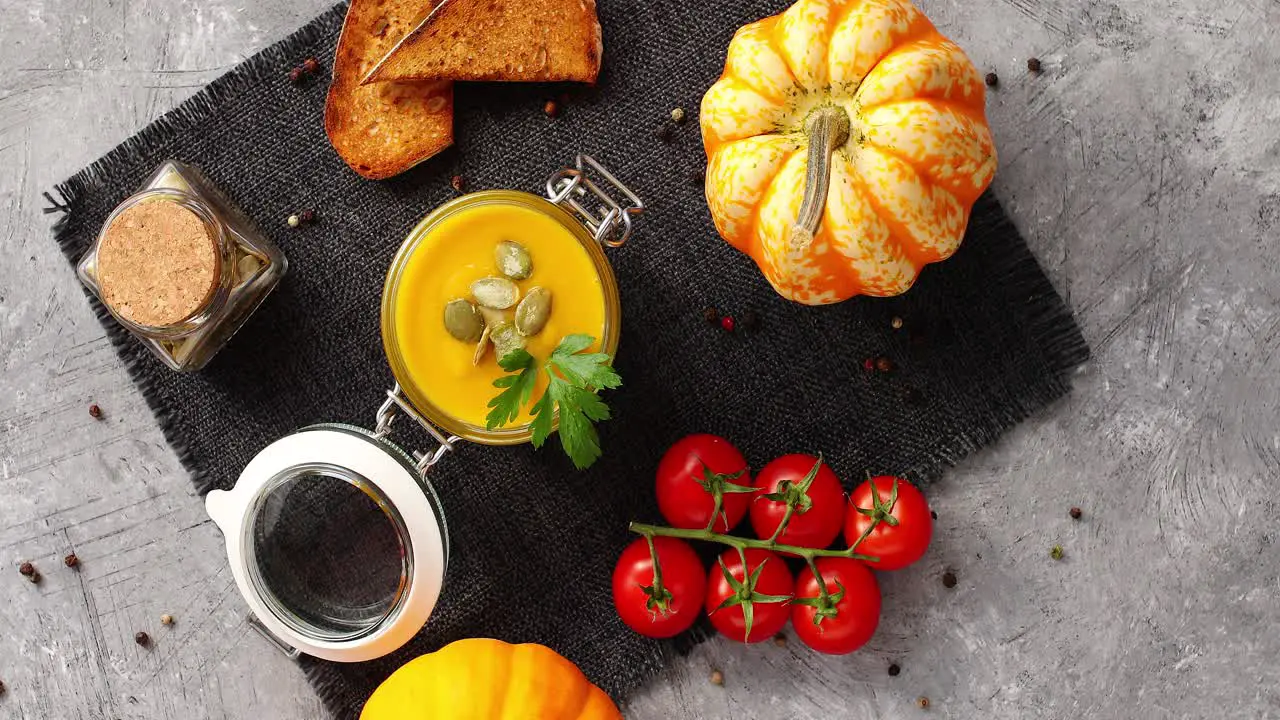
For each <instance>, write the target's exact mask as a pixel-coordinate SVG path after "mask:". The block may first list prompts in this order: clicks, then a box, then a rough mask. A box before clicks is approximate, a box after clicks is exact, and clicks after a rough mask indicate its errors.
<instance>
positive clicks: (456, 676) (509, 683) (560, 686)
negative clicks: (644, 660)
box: [360, 638, 622, 720]
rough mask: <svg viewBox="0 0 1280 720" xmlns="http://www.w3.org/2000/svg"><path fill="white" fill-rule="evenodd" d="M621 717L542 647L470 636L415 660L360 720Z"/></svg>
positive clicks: (566, 664) (598, 691)
mask: <svg viewBox="0 0 1280 720" xmlns="http://www.w3.org/2000/svg"><path fill="white" fill-rule="evenodd" d="M517 719H518V720H622V714H621V713H619V712H618V708H617V706H616V705H614V704H613V701H612V700H610V699H609V696H608V695H606V694H604V691H602V690H601V689H600V688H598V687H596V686H595V685H592V684H591V682H590V681H588V680H587V677H586V676H585V675H583V674H582V671H581V670H579V669H578V668H577V666H575V665H574V664H573V663H571V662H569V661H568V660H567V659H565V658H564V657H563V656H561V655H560V654H559V653H557V652H555V651H554V650H552V649H550V648H548V647H544V646H542V645H533V644H527V645H510V644H508V643H504V642H502V641H501V640H490V639H488V638H469V639H466V640H458V641H457V642H453V643H450V644H448V645H446V646H444V647H443V648H440V649H439V650H437V651H436V652H433V653H430V654H428V655H423V656H421V657H418V658H415V659H413V660H410V661H409V662H407V663H405V664H404V665H403V666H402V667H401V668H400V669H399V670H396V671H395V672H394V673H392V674H391V677H389V678H387V679H386V680H384V681H383V683H382V684H381V685H379V686H378V689H377V690H374V691H373V695H372V696H370V697H369V700H368V702H366V703H365V706H364V710H363V711H362V712H361V713H360V720H517Z"/></svg>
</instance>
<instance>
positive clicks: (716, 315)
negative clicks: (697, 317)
mask: <svg viewBox="0 0 1280 720" xmlns="http://www.w3.org/2000/svg"><path fill="white" fill-rule="evenodd" d="M702 317H703V319H705V320H706V321H707V322H709V323H718V322H720V311H719V310H716V309H715V308H713V307H705V308H702Z"/></svg>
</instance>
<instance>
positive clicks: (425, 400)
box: [381, 190, 622, 445]
mask: <svg viewBox="0 0 1280 720" xmlns="http://www.w3.org/2000/svg"><path fill="white" fill-rule="evenodd" d="M486 204H509V205H516V206H521V207H526V208H529V209H532V210H535V211H538V212H541V213H544V214H546V215H547V216H548V217H551V218H552V219H554V220H556V221H557V222H559V223H560V224H561V225H562V226H564V227H565V229H567V230H568V231H569V233H570V234H571V235H573V237H574V238H575V239H577V240H578V242H579V243H580V244H581V245H582V246H583V248H584V249H585V250H586V251H587V255H588V256H589V257H590V258H591V264H592V266H593V267H594V268H595V270H596V274H597V275H598V276H599V278H600V284H601V287H602V289H603V291H604V300H605V322H604V330H603V336H604V337H603V338H602V340H601V343H600V347H601V350H602V352H604V353H606V354H607V355H609V356H610V357H612V356H614V355H615V353H616V352H617V349H618V339H619V337H620V336H621V331H622V300H621V297H620V296H619V293H618V282H617V279H616V278H615V277H614V274H613V266H612V265H610V263H609V259H608V257H606V256H605V253H604V248H603V247H602V246H601V245H600V243H599V242H597V241H596V239H595V238H594V237H593V236H592V234H591V232H590V231H589V230H588V229H587V228H586V226H584V225H583V224H582V223H581V222H579V221H578V220H577V219H576V218H574V217H573V216H572V215H570V214H569V213H568V212H567V211H565V210H564V209H563V208H561V207H559V206H558V205H555V204H554V203H552V202H550V201H549V200H547V199H545V198H542V197H539V196H537V195H534V194H532V193H527V192H523V191H520V190H483V191H480V192H475V193H471V194H468V195H463V196H462V197H459V198H456V199H454V200H451V201H449V202H447V203H445V204H443V205H441V206H439V207H437V208H436V209H435V210H433V211H431V212H430V213H429V214H428V215H427V216H426V217H425V218H423V219H422V221H421V222H419V223H418V224H417V225H416V226H415V227H414V228H413V230H411V231H409V234H408V236H407V237H406V238H405V240H404V242H403V243H402V244H401V245H400V249H399V250H398V251H397V252H396V256H395V259H394V260H392V262H391V266H390V268H389V269H388V270H387V279H386V283H385V284H384V286H383V291H382V318H381V321H382V345H383V350H384V351H385V352H386V355H387V361H388V363H389V364H390V365H391V372H392V375H394V376H395V378H396V380H397V381H398V382H399V383H400V386H401V388H403V390H404V392H405V395H407V396H408V398H409V401H410V402H412V403H413V405H414V407H416V408H417V409H418V411H419V412H421V413H422V414H423V415H424V416H425V417H426V418H427V419H428V420H429V421H430V422H431V423H433V424H434V425H436V426H438V427H440V428H443V429H444V430H445V431H447V432H448V433H450V434H453V435H457V436H458V437H460V438H463V439H465V440H469V441H471V442H476V443H480V444H483V445H519V444H521V443H526V442H529V440H530V439H531V438H532V437H533V432H532V429H531V426H530V424H529V423H526V424H524V425H520V426H516V427H506V428H499V429H496V430H489V429H487V428H485V427H484V426H482V425H473V424H471V423H468V422H464V421H462V420H459V419H458V418H456V417H453V416H452V415H450V414H448V413H446V412H445V411H443V410H441V409H440V408H439V407H438V406H437V405H435V404H434V403H432V402H431V400H430V399H429V397H428V395H427V393H426V392H425V391H424V390H423V389H422V388H420V387H418V385H417V384H415V383H414V382H413V378H412V377H411V376H410V374H409V372H408V368H407V367H406V365H405V362H404V359H403V358H402V357H401V354H400V348H399V343H398V342H397V340H396V330H395V297H396V290H397V288H398V287H399V283H400V280H401V278H402V277H403V275H404V270H405V268H406V267H407V265H408V260H409V258H410V257H411V256H412V255H413V253H414V252H415V251H416V250H417V248H418V246H419V245H420V244H421V243H422V241H423V239H425V238H426V237H427V235H428V234H429V233H430V232H431V230H433V229H434V228H435V227H436V226H437V225H439V224H440V223H441V222H443V221H444V220H445V219H446V218H449V217H452V216H453V215H455V214H456V213H459V212H463V211H465V210H468V209H470V208H473V207H476V206H480V205H486ZM557 422H558V421H557Z"/></svg>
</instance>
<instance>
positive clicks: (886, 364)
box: [876, 357, 893, 373]
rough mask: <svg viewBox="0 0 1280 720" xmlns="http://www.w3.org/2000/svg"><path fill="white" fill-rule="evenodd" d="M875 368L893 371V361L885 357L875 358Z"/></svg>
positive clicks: (884, 371) (883, 371)
mask: <svg viewBox="0 0 1280 720" xmlns="http://www.w3.org/2000/svg"><path fill="white" fill-rule="evenodd" d="M876 369H877V370H879V371H880V372H882V373H887V372H893V361H892V360H890V359H889V358H887V357H880V358H876Z"/></svg>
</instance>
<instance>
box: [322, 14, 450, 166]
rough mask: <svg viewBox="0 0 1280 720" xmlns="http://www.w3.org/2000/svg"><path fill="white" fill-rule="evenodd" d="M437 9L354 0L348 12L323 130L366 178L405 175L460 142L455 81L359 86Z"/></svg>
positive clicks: (344, 158) (339, 42)
mask: <svg viewBox="0 0 1280 720" xmlns="http://www.w3.org/2000/svg"><path fill="white" fill-rule="evenodd" d="M432 6H433V5H432V0H351V7H350V8H349V9H348V10H347V19H346V22H345V23H344V24H343V26H342V36H341V37H340V38H339V39H338V51H337V53H336V54H335V56H334V60H333V84H332V85H330V86H329V96H328V98H327V99H326V100H325V106H324V129H325V132H326V133H328V135H329V142H331V143H333V147H334V149H335V150H337V151H338V155H340V156H341V157H342V159H343V160H345V161H346V162H347V164H348V165H350V166H351V168H352V169H353V170H355V171H356V172H358V173H360V174H361V175H363V176H364V177H366V178H370V179H373V180H377V179H381V178H386V177H391V176H392V175H396V174H399V173H401V172H404V171H405V170H408V169H409V168H411V167H413V166H414V165H416V164H418V163H420V162H422V161H423V160H426V159H427V158H429V157H431V156H432V155H435V154H436V153H438V152H440V151H441V150H444V149H445V148H447V147H449V145H451V144H452V143H453V85H452V83H448V82H395V83H381V84H379V85H363V86H362V85H361V84H360V81H361V79H363V78H364V76H365V75H367V74H368V73H369V71H370V70H372V69H373V67H374V65H375V64H376V63H377V62H378V60H379V59H380V58H382V57H383V56H384V55H386V54H387V52H388V51H389V50H390V49H391V48H392V47H394V46H395V44H396V43H397V42H398V41H399V40H400V38H402V37H404V35H405V33H408V32H409V31H410V30H412V29H413V28H414V27H415V26H417V25H418V23H420V22H421V21H422V19H423V18H424V17H425V16H426V15H428V14H429V13H430V12H431V9H432Z"/></svg>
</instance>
